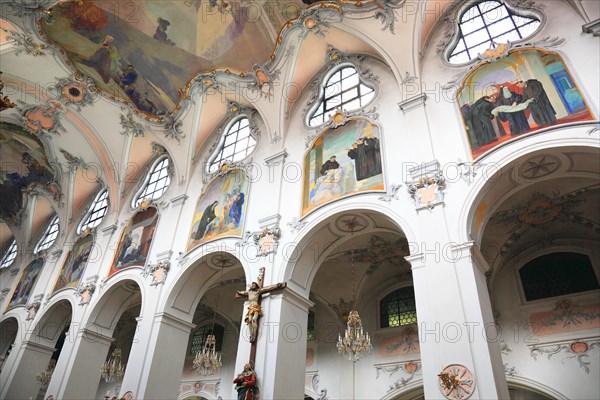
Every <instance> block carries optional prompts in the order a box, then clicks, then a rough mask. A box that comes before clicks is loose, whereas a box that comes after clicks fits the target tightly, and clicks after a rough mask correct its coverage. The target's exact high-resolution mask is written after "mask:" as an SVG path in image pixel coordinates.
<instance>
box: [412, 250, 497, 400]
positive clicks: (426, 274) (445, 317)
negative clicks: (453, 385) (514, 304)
mask: <svg viewBox="0 0 600 400" xmlns="http://www.w3.org/2000/svg"><path fill="white" fill-rule="evenodd" d="M423 245H424V247H423V248H424V249H429V250H430V252H427V253H421V254H416V255H411V256H409V257H406V259H407V261H409V262H410V263H411V265H412V272H413V283H414V288H415V299H416V305H417V318H418V321H419V324H418V326H419V338H420V348H421V351H420V352H421V362H422V371H423V372H422V373H423V384H424V389H425V398H426V399H443V398H444V397H443V395H442V393H441V392H440V388H439V378H438V374H439V373H441V372H442V369H443V368H444V367H446V366H448V365H450V364H460V365H463V366H465V367H467V368H468V369H469V370H470V371H471V373H472V374H473V377H474V379H475V389H474V392H473V394H472V396H471V398H473V399H490V400H491V399H508V398H509V395H508V386H507V384H506V379H505V377H504V366H503V364H502V360H501V358H500V350H499V347H498V345H497V343H493V342H490V341H488V340H487V339H486V337H485V333H486V328H489V327H490V325H491V326H493V323H494V321H493V317H492V314H491V305H490V298H489V295H488V293H487V289H486V285H485V276H484V274H483V273H482V271H481V270H479V268H478V267H477V266H476V265H475V264H474V263H473V262H472V261H471V257H469V256H467V255H468V254H470V251H467V252H464V251H461V250H462V249H464V247H461V246H452V247H450V248H448V249H446V250H447V251H445V250H444V249H440V247H439V246H436V245H435V243H433V242H432V243H429V244H423ZM428 245H430V246H428ZM434 249H437V250H436V251H433V250H434ZM438 250H440V251H438ZM462 253H465V254H462ZM490 332H491V330H490Z"/></svg>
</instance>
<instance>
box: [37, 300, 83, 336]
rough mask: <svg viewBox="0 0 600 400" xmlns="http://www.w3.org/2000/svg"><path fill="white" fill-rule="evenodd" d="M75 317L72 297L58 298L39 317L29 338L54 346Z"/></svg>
mask: <svg viewBox="0 0 600 400" xmlns="http://www.w3.org/2000/svg"><path fill="white" fill-rule="evenodd" d="M72 318H73V303H72V301H71V300H70V299H67V298H63V299H56V300H55V301H53V302H52V305H50V306H49V307H48V309H47V310H46V311H45V312H44V313H43V314H42V315H41V316H40V317H39V319H38V321H37V323H36V324H35V325H34V328H33V333H32V336H31V338H30V339H29V340H35V341H36V342H38V343H44V342H46V344H47V345H48V346H51V347H53V346H54V345H55V344H56V342H57V341H58V338H59V335H60V334H61V333H62V332H63V330H64V329H65V328H67V327H68V326H69V324H70V323H71V320H72Z"/></svg>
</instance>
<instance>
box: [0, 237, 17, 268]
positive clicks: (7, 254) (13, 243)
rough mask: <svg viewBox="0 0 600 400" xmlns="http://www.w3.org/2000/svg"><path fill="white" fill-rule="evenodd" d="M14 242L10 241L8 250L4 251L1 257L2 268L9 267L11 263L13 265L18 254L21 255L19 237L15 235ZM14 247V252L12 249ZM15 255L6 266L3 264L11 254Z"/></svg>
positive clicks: (0, 266)
mask: <svg viewBox="0 0 600 400" xmlns="http://www.w3.org/2000/svg"><path fill="white" fill-rule="evenodd" d="M12 239H13V240H12V242H11V243H10V246H8V249H7V250H6V252H5V253H4V255H3V256H2V258H1V259H0V270H2V269H5V268H9V267H10V266H11V265H13V264H14V263H15V261H16V260H17V256H18V255H19V245H18V243H17V239H16V238H15V237H14V236H13V237H12ZM13 247H14V249H15V250H14V252H13V251H12V249H13ZM13 254H14V255H15V256H14V257H13V259H12V260H11V261H10V263H8V264H7V265H5V266H2V264H4V262H5V261H6V259H8V258H9V256H11V255H13Z"/></svg>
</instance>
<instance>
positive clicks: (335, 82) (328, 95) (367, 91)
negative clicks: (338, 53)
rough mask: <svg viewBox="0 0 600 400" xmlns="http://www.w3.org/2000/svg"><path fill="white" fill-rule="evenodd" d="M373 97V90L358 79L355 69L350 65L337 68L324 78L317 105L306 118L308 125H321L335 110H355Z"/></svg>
mask: <svg viewBox="0 0 600 400" xmlns="http://www.w3.org/2000/svg"><path fill="white" fill-rule="evenodd" d="M374 97H375V89H374V88H372V87H371V86H368V85H367V84H365V83H364V82H363V81H362V80H361V79H360V76H359V74H358V71H357V70H356V68H354V67H353V66H351V65H345V66H342V67H338V68H337V69H335V70H334V71H333V72H332V73H330V74H328V75H327V76H326V80H325V84H324V85H323V87H322V88H321V96H320V98H319V103H318V105H317V106H316V107H314V108H313V109H312V110H311V112H310V114H309V116H308V125H309V126H319V125H322V124H324V123H325V122H326V121H327V120H329V117H330V116H331V115H333V114H334V113H335V111H336V110H344V111H352V110H357V109H359V108H362V107H364V106H365V105H366V104H368V103H370V102H371V101H372V100H373V98H374Z"/></svg>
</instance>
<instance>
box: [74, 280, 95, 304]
mask: <svg viewBox="0 0 600 400" xmlns="http://www.w3.org/2000/svg"><path fill="white" fill-rule="evenodd" d="M95 291H96V285H95V284H93V283H86V284H85V285H83V286H81V287H80V288H79V290H77V295H78V296H79V297H81V300H80V301H79V305H80V306H85V305H86V304H89V303H90V300H91V299H92V295H93V294H94V292H95Z"/></svg>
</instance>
